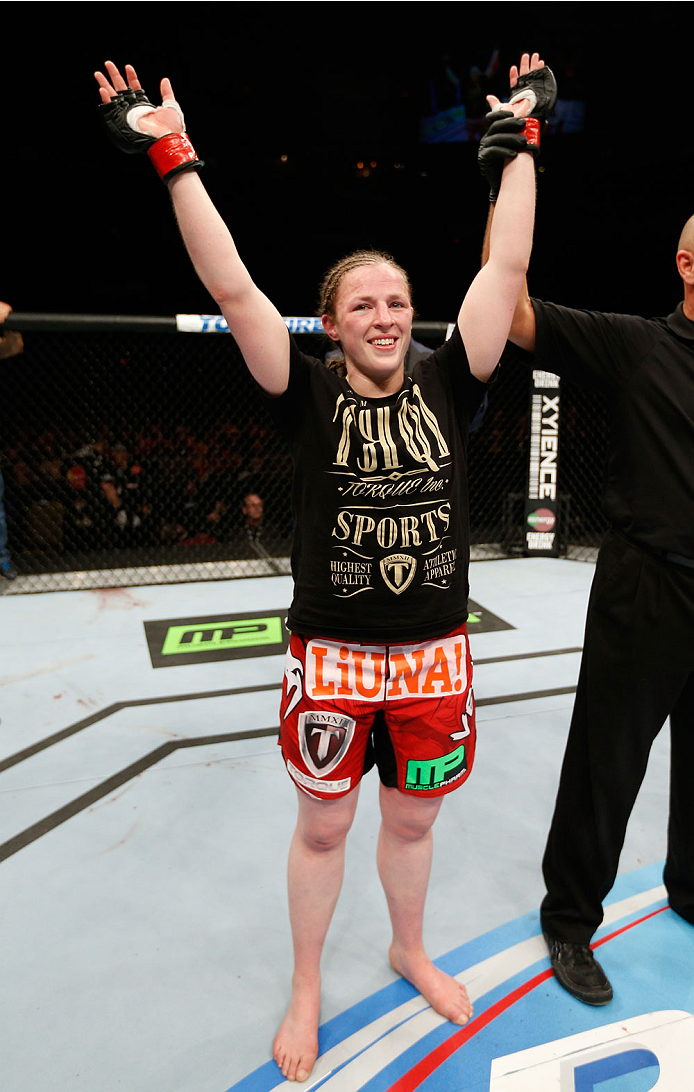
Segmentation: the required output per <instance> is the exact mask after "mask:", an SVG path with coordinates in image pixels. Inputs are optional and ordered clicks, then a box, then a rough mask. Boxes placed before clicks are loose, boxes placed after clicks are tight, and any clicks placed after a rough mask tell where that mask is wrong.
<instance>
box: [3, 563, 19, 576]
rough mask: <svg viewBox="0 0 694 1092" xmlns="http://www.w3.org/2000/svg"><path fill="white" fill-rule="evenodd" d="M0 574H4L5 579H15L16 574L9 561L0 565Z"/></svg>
mask: <svg viewBox="0 0 694 1092" xmlns="http://www.w3.org/2000/svg"><path fill="white" fill-rule="evenodd" d="M0 576H4V577H5V580H16V578H17V574H16V572H15V571H14V569H13V568H12V565H11V564H10V562H9V561H7V562H5V563H4V564H2V565H0Z"/></svg>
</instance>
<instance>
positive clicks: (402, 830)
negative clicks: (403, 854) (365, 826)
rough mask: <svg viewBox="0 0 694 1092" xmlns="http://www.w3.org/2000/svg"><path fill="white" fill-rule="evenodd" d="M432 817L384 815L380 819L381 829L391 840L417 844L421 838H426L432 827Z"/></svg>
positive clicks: (426, 815)
mask: <svg viewBox="0 0 694 1092" xmlns="http://www.w3.org/2000/svg"><path fill="white" fill-rule="evenodd" d="M434 818H435V816H433V815H428V814H425V815H418V814H416V813H415V814H408V815H400V816H393V815H384V816H383V817H382V821H383V827H384V829H385V830H386V831H387V833H388V834H389V835H390V836H391V837H392V838H397V839H398V841H401V842H419V841H421V839H422V838H426V836H427V835H428V833H429V831H430V830H431V828H432V826H433V825H434Z"/></svg>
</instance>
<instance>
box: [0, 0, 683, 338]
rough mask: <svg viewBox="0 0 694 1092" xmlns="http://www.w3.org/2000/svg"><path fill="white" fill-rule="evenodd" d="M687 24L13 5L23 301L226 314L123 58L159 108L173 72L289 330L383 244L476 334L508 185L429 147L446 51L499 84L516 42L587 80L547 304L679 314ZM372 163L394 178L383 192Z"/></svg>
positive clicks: (10, 262) (672, 8)
mask: <svg viewBox="0 0 694 1092" xmlns="http://www.w3.org/2000/svg"><path fill="white" fill-rule="evenodd" d="M682 9H684V10H686V5H665V4H661V5H656V6H655V7H651V6H650V5H645V4H638V5H631V4H582V5H578V4H570V3H558V4H550V3H540V4H535V5H531V4H520V3H518V4H513V5H512V4H503V3H502V4H494V5H492V4H486V5H481V4H468V3H456V4H438V3H407V4H396V3H384V4H370V3H333V4H331V5H318V4H304V5H300V6H299V5H294V4H272V5H270V4H264V3H257V4H245V3H169V4H152V5H141V4H135V3H121V4H119V5H115V4H113V5H112V4H86V3H82V4H45V5H37V4H12V3H9V4H6V5H5V6H4V9H3V15H4V34H3V44H2V84H3V94H2V101H3V138H4V139H3V146H4V148H3V169H2V175H3V197H2V255H3V262H2V268H1V269H0V298H4V299H7V300H9V301H10V302H11V303H12V305H13V307H14V308H15V310H17V311H30V312H40V311H50V312H53V311H67V312H87V313H109V314H110V313H114V314H115V313H118V314H163V315H170V314H174V313H175V312H186V311H190V312H198V311H202V312H206V311H209V310H214V309H215V308H214V305H213V303H212V302H211V300H210V298H209V297H208V296H207V294H206V292H205V291H204V289H202V287H201V286H200V285H199V284H198V282H197V279H196V277H195V275H194V274H193V272H192V269H191V268H190V266H189V264H188V260H187V258H186V256H185V254H184V252H183V249H182V245H181V243H180V240H179V238H178V236H177V233H176V229H175V227H174V226H173V223H172V218H171V212H170V209H169V205H168V198H167V195H166V193H165V192H164V189H163V187H162V185H161V183H160V182H159V181H158V180H157V178H156V175H155V174H154V171H153V169H152V167H151V166H150V164H149V162H148V161H147V159H146V158H145V157H134V156H133V157H128V156H124V155H122V154H120V153H118V152H117V151H116V150H115V149H114V148H112V147H111V146H110V145H109V144H108V142H107V140H106V138H105V136H104V135H103V133H102V131H101V129H100V126H99V121H98V117H97V109H96V106H97V102H98V94H97V89H96V84H95V82H94V80H93V77H92V72H93V70H94V69H95V68H97V67H100V66H101V65H102V63H103V61H104V60H105V59H106V58H109V59H112V60H114V61H116V62H117V63H119V64H121V65H122V64H124V63H125V62H126V61H130V62H132V63H134V64H135V66H136V68H137V70H138V74H139V76H140V78H141V80H142V83H143V85H144V87H145V88H146V90H147V91H148V94H149V95H150V98H152V99H154V98H155V97H156V96H157V93H158V88H157V85H158V81H159V79H160V77H161V76H162V75H168V76H169V77H170V78H171V80H172V82H173V86H174V90H175V92H176V95H177V98H178V99H179V101H180V102H181V104H182V106H183V108H184V110H185V113H186V120H187V123H188V129H189V133H190V136H191V138H192V140H193V142H194V144H195V146H196V149H197V151H198V153H199V155H200V156H201V157H202V158H204V159H205V161H206V168H205V171H204V173H203V178H204V181H205V184H206V185H207V186H208V188H209V190H210V192H211V194H212V196H213V198H214V200H215V201H216V202H217V204H218V206H219V207H220V210H221V211H222V214H223V215H224V217H225V219H226V220H227V222H228V223H229V225H230V227H231V228H232V231H233V232H234V234H235V237H236V239H237V243H238V245H239V249H240V251H241V253H242V256H243V257H244V259H245V261H246V263H247V264H248V266H249V268H250V270H251V272H252V274H253V276H254V277H255V279H256V281H257V282H258V284H259V285H260V286H261V287H262V288H263V289H264V290H265V291H266V292H267V293H268V295H269V296H270V297H271V298H272V299H273V300H274V302H275V303H276V305H277V306H278V308H279V310H280V311H281V312H282V313H283V314H310V313H313V311H314V309H315V303H316V292H317V284H318V282H319V280H320V277H321V275H322V273H323V271H324V269H325V267H326V266H327V265H329V264H330V263H331V262H332V261H333V260H334V259H335V258H336V257H339V256H340V255H341V254H343V253H345V252H348V251H349V250H352V249H355V248H356V247H358V246H362V245H373V246H376V247H381V248H385V249H388V250H390V251H391V252H392V253H394V255H395V256H396V258H397V259H398V260H399V261H400V262H401V263H402V264H404V265H405V266H406V267H407V268H408V270H409V271H410V273H411V276H412V280H413V283H414V287H415V304H416V306H417V309H418V312H419V315H420V317H421V318H423V319H451V318H453V317H454V315H455V314H456V312H457V309H458V307H459V304H460V300H461V299H462V296H463V294H464V292H465V289H466V287H467V285H468V283H469V282H470V280H471V279H472V277H473V276H474V274H475V271H476V268H477V264H478V259H479V252H480V245H481V239H482V233H483V227H484V220H485V217H486V211H487V196H486V187H485V185H484V183H483V182H482V180H481V178H480V177H479V175H478V173H477V168H476V163H475V158H476V147H475V146H474V145H473V144H459V145H443V146H422V145H420V144H419V142H418V128H417V126H418V119H419V116H420V114H421V112H422V110H423V109H425V108H426V106H425V104H426V99H427V87H428V80H429V76H430V74H431V72H433V71H435V70H436V67H437V65H438V64H440V57H441V55H442V52H443V51H450V52H452V53H453V55H454V56H455V58H456V63H457V64H458V65H459V66H461V67H462V68H465V66H469V65H471V64H477V65H479V66H480V67H484V66H485V65H486V63H487V60H488V58H489V55H490V54H491V51H492V49H493V48H494V47H498V48H499V49H500V51H501V65H502V69H503V70H504V71H507V69H508V66H509V64H511V63H513V62H514V61H516V60H517V59H518V56H519V54H520V52H521V51H522V50H532V49H538V50H539V51H540V52H541V54H542V56H543V57H544V58H545V59H546V60H547V62H548V63H549V64H550V65H551V66H552V67H553V68H554V70H555V71H556V72H557V74H558V75H559V74H560V73H561V72H562V71H563V70H564V69H565V67H566V65H567V64H568V63H571V64H572V65H573V66H574V68H575V72H576V78H575V81H574V82H575V84H577V85H580V86H582V87H583V89H584V91H585V99H586V128H585V132H584V134H582V135H565V136H559V137H556V138H555V139H554V140H549V139H548V140H547V141H546V143H545V148H544V151H543V159H542V164H543V170H542V173H541V174H540V175H539V177H538V188H539V208H538V220H537V229H536V242H535V256H534V259H533V264H532V268H531V290H532V291H533V292H534V294H536V295H539V296H544V297H546V298H552V299H555V300H557V301H558V302H565V303H571V304H573V305H575V306H582V307H591V308H600V309H603V310H615V311H632V312H642V313H646V314H658V313H663V312H666V311H668V310H670V309H671V307H672V306H673V305H674V303H676V302H677V300H678V299H679V298H680V297H681V287H680V282H679V279H678V277H677V274H676V271H675V267H674V261H673V257H674V251H675V247H676V242H677V237H678V234H679V231H680V229H681V226H682V224H683V222H684V221H685V219H686V218H687V217H688V216H689V215H690V214H691V213H693V212H694V192H693V187H692V159H693V150H692V146H693V144H694V120H693V118H692V92H691V84H692V79H691V71H692V50H691V42H690V39H691V34H690V30H689V27H688V26H685V25H682V26H678V25H676V24H675V23H674V18H673V14H672V13H674V15H677V13H678V12H679V11H681V10H682ZM642 10H643V11H645V12H646V13H648V12H652V11H654V10H655V11H661V10H662V11H664V12H665V13H666V14H663V15H661V16H659V17H657V18H653V17H652V16H651V17H649V16H648V14H646V16H645V17H641V12H642ZM586 13H587V14H588V16H589V18H585V15H586ZM593 13H594V16H593V17H590V16H592V15H593ZM157 101H158V99H157ZM281 155H286V156H287V157H288V161H287V163H286V164H282V163H281V161H280V156H281ZM358 160H362V161H364V162H369V163H370V162H371V161H372V160H373V161H375V162H376V163H377V164H378V166H377V167H376V168H375V169H373V170H371V171H370V173H369V175H368V177H364V175H363V173H362V172H360V171H359V170H358V169H357V167H356V163H357V161H358ZM396 163H400V164H402V166H400V167H398V168H396V167H395V164H396Z"/></svg>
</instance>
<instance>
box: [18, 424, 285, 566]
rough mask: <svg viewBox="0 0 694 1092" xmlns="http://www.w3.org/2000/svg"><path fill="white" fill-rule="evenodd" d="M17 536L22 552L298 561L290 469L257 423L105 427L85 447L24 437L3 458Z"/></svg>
mask: <svg viewBox="0 0 694 1092" xmlns="http://www.w3.org/2000/svg"><path fill="white" fill-rule="evenodd" d="M2 466H3V474H4V478H5V490H6V497H5V502H6V507H7V512H8V521H9V524H10V530H11V537H12V539H13V541H14V542H15V543H17V544H21V550H22V552H29V553H31V552H32V550H34V551H36V550H38V551H41V550H43V549H47V548H49V549H50V550H51V552H59V553H61V552H65V553H70V554H72V553H75V554H83V553H90V552H95V551H96V552H99V551H102V550H113V549H118V548H136V549H142V548H147V547H157V546H176V545H178V546H213V545H215V544H223V545H224V546H225V547H227V549H228V554H229V556H230V557H231V556H238V557H243V556H251V555H252V553H253V550H252V548H251V547H252V544H261V545H262V546H263V547H264V549H265V550H267V551H268V552H269V553H271V554H273V553H283V554H286V553H287V552H288V549H289V539H290V534H291V515H290V472H291V467H290V461H289V457H288V455H287V454H286V453H284V451H283V450H282V449H281V448H280V447H279V446H278V444H277V440H276V438H275V436H274V435H269V433H268V429H267V428H266V427H265V426H264V425H262V424H258V423H257V422H254V421H250V422H247V423H246V425H245V426H244V428H243V430H242V429H240V428H239V427H238V426H236V425H233V424H230V423H220V424H218V425H216V426H215V427H213V428H212V429H210V430H209V431H207V432H205V434H202V433H201V431H200V430H197V431H195V430H193V429H191V428H190V427H188V426H186V425H178V426H175V427H173V428H171V429H169V430H167V429H166V428H165V427H162V426H159V425H153V424H147V425H146V426H145V427H141V428H137V427H130V426H128V425H127V424H125V423H123V424H121V425H120V426H119V427H117V428H114V427H112V426H110V425H109V424H108V423H104V424H102V425H101V426H100V428H99V429H98V430H96V432H95V434H93V435H91V436H89V437H88V438H87V437H80V436H78V435H75V434H72V435H67V434H66V433H65V431H64V430H61V429H57V428H55V429H47V430H45V431H44V432H43V433H41V434H40V435H38V436H29V435H24V436H22V437H19V438H17V439H16V440H15V442H14V443H11V444H10V445H9V446H6V447H5V448H4V450H3V451H2Z"/></svg>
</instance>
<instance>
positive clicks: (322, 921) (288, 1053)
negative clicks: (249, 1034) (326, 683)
mask: <svg viewBox="0 0 694 1092" xmlns="http://www.w3.org/2000/svg"><path fill="white" fill-rule="evenodd" d="M297 795H298V797H299V817H298V820H297V824H296V830H295V831H294V837H293V838H292V844H291V847H290V850H289V864H288V868H287V879H288V889H289V920H290V923H291V927H292V941H293V944H294V975H293V977H292V999H291V1002H290V1004H289V1008H288V1009H287V1013H286V1015H285V1017H284V1020H283V1021H282V1024H281V1025H280V1029H279V1031H278V1032H277V1035H276V1037H275V1041H274V1043H273V1047H272V1053H273V1057H274V1059H275V1061H276V1062H277V1065H278V1066H279V1067H280V1069H281V1070H282V1076H283V1077H286V1078H287V1079H288V1080H290V1081H305V1080H306V1078H307V1077H308V1076H309V1075H310V1073H311V1069H312V1068H313V1063H314V1062H315V1060H316V1058H317V1057H318V1020H319V1014H320V957H321V952H322V951H323V944H324V942H325V937H326V934H327V932H328V926H329V925H330V921H331V918H332V916H333V911H334V909H335V904H336V902H337V897H338V895H339V893H340V887H341V886H342V876H343V872H344V862H345V838H346V837H347V832H348V830H349V828H350V827H351V825H352V820H353V818H354V810H355V808H356V806H357V798H358V796H359V787H358V786H357V788H356V789H353V790H352V792H350V793H348V794H347V796H342V797H340V798H339V799H338V800H316V799H314V798H313V797H312V796H307V795H306V793H304V792H300V791H299V790H297Z"/></svg>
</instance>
